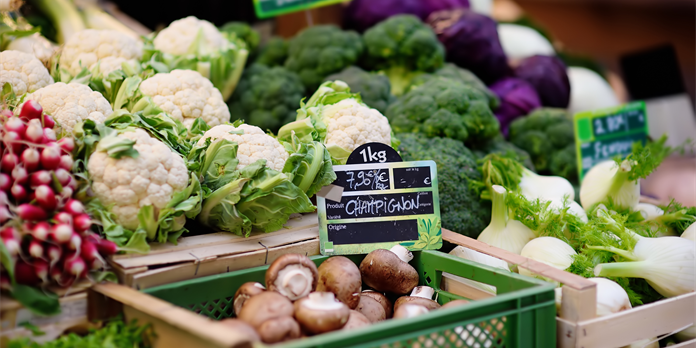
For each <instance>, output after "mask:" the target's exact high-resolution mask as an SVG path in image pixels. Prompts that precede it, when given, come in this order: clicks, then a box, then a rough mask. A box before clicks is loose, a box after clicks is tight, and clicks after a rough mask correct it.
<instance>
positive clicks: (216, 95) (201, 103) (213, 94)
mask: <svg viewBox="0 0 696 348" xmlns="http://www.w3.org/2000/svg"><path fill="white" fill-rule="evenodd" d="M140 92H142V94H144V95H147V96H150V97H152V100H153V101H154V102H155V104H157V106H159V107H160V108H162V110H164V111H165V112H167V113H168V114H169V115H170V116H172V118H174V119H176V120H178V121H181V122H182V123H183V124H184V125H185V126H186V127H188V128H190V127H191V125H192V124H193V122H194V121H195V120H196V119H197V118H202V119H203V120H204V121H205V122H206V123H207V124H208V126H211V127H214V126H217V125H219V124H222V123H225V122H228V121H229V120H230V110H229V109H228V108H227V105H226V104H225V101H224V100H223V99H222V94H220V91H218V90H217V89H216V88H215V87H214V86H213V84H212V83H211V82H210V81H209V80H207V79H206V78H205V77H203V76H202V75H201V74H200V73H198V72H197V71H193V70H173V71H172V72H170V73H159V74H156V75H155V76H152V77H150V78H149V79H147V80H145V81H143V82H142V83H141V84H140Z"/></svg>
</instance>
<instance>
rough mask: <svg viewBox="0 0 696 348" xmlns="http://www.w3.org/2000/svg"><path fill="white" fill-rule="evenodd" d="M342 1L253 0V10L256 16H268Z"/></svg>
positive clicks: (342, 0) (341, 0)
mask: <svg viewBox="0 0 696 348" xmlns="http://www.w3.org/2000/svg"><path fill="white" fill-rule="evenodd" d="M344 1H346V0H254V10H256V16H257V17H259V18H270V17H275V16H279V15H282V14H286V13H292V12H297V11H302V10H307V9H311V8H315V7H322V6H327V5H331V4H336V3H339V2H344Z"/></svg>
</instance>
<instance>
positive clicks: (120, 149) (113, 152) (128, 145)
mask: <svg viewBox="0 0 696 348" xmlns="http://www.w3.org/2000/svg"><path fill="white" fill-rule="evenodd" d="M133 145H135V141H133V140H130V139H127V138H122V137H119V136H116V135H110V136H107V137H104V138H102V139H101V141H99V143H98V144H97V151H101V152H106V153H107V154H108V155H109V157H111V158H115V159H119V158H121V157H123V156H127V157H131V158H138V156H140V154H139V153H138V150H136V149H134V148H133Z"/></svg>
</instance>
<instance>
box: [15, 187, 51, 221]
mask: <svg viewBox="0 0 696 348" xmlns="http://www.w3.org/2000/svg"><path fill="white" fill-rule="evenodd" d="M10 192H11V193H12V197H14V198H15V199H16V200H17V201H20V202H21V201H23V200H25V199H26V198H27V196H28V194H27V190H26V189H25V188H24V186H22V185H18V184H14V185H12V188H11V189H10ZM22 205H25V204H22ZM37 209H40V208H37ZM43 214H44V216H45V215H46V213H45V212H44V213H43ZM19 216H20V217H21V216H22V213H19Z"/></svg>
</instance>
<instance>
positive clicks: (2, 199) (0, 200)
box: [0, 185, 10, 205]
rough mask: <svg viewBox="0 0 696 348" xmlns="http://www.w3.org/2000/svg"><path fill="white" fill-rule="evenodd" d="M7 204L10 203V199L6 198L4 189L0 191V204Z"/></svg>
mask: <svg viewBox="0 0 696 348" xmlns="http://www.w3.org/2000/svg"><path fill="white" fill-rule="evenodd" d="M8 186H9V185H8ZM8 204H10V201H9V200H7V193H5V191H0V205H8Z"/></svg>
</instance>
